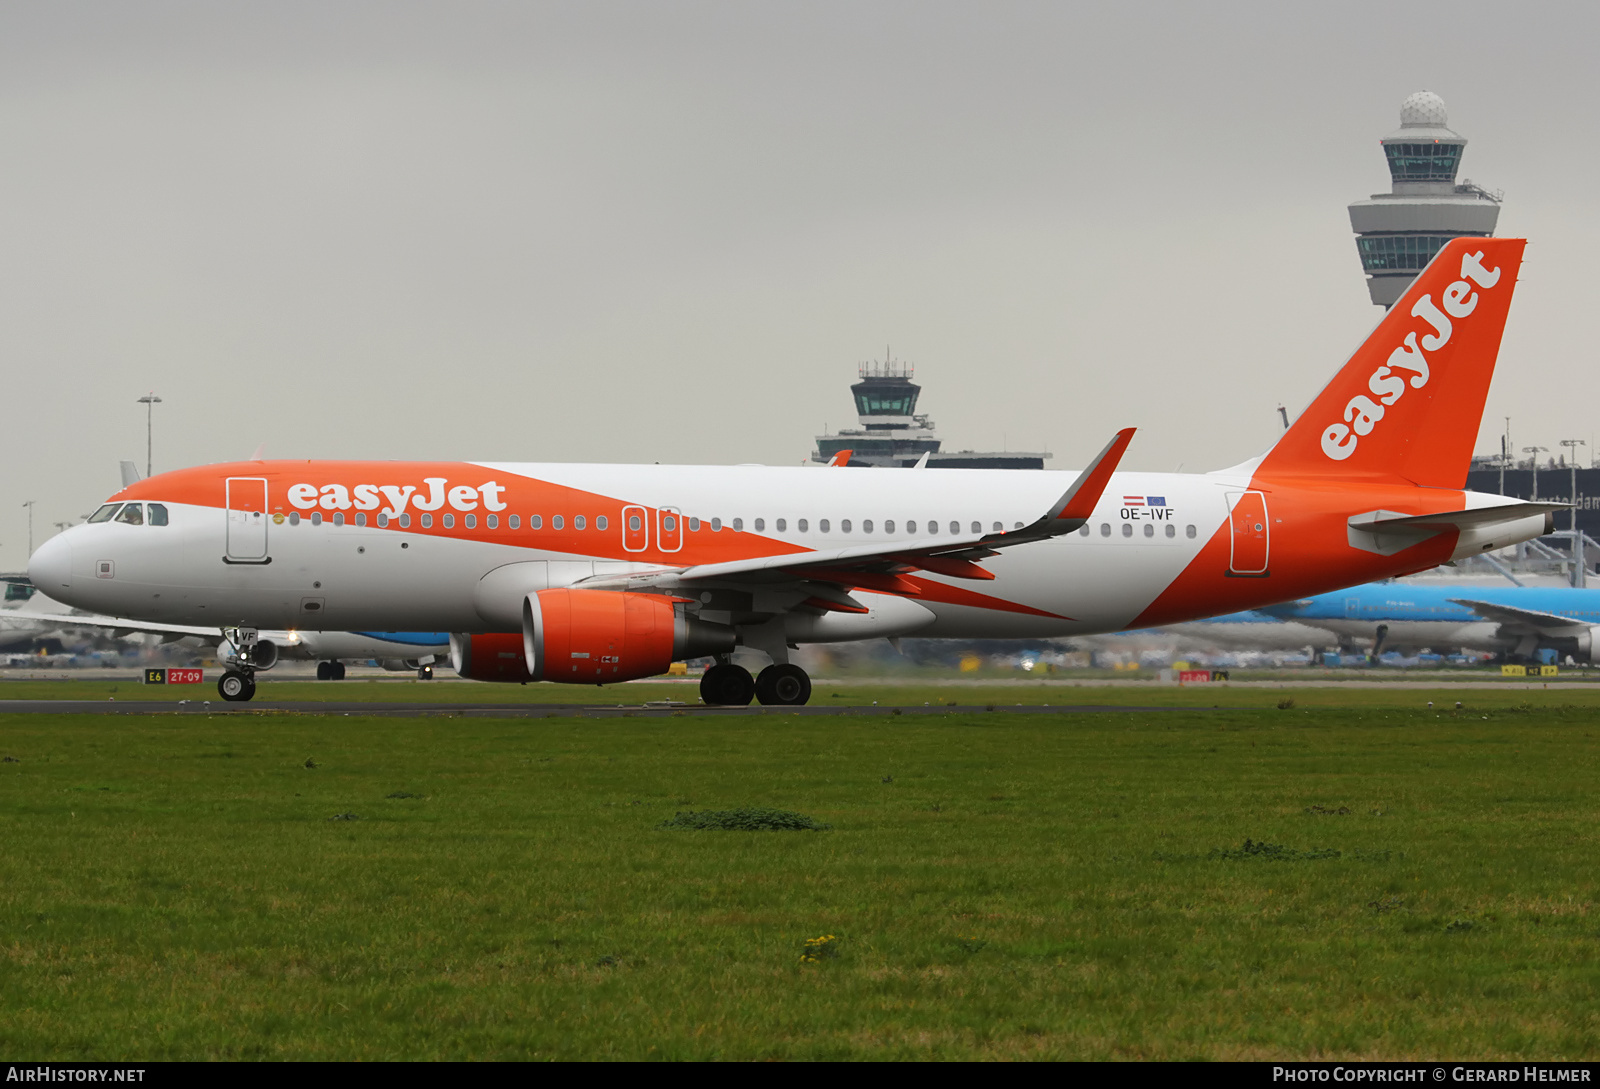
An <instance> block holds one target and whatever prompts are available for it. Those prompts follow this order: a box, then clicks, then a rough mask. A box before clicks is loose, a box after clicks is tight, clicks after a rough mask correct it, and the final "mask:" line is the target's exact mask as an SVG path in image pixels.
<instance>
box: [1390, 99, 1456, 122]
mask: <svg viewBox="0 0 1600 1089" xmlns="http://www.w3.org/2000/svg"><path fill="white" fill-rule="evenodd" d="M1449 123H1450V113H1449V111H1448V110H1446V109H1445V108H1444V99H1442V98H1440V97H1439V96H1438V95H1436V94H1434V93H1433V92H1432V91H1418V92H1417V93H1416V94H1412V95H1407V96H1406V100H1405V101H1404V102H1402V103H1400V124H1402V125H1426V126H1429V127H1430V128H1441V129H1442V128H1445V127H1446V126H1447V125H1448V124H1449Z"/></svg>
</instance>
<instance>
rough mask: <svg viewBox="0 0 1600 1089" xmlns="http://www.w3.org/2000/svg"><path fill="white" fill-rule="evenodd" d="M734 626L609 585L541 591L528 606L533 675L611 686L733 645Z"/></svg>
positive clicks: (528, 663) (526, 650)
mask: <svg viewBox="0 0 1600 1089" xmlns="http://www.w3.org/2000/svg"><path fill="white" fill-rule="evenodd" d="M735 639H736V637H735V634H734V630H733V629H732V628H729V627H725V626H723V625H721V624H711V623H708V622H706V621H703V620H698V619H695V618H694V617H690V616H688V615H686V614H685V613H684V612H683V611H682V610H681V609H679V608H678V607H677V606H676V605H675V604H674V603H673V601H672V600H671V599H670V598H665V597H660V596H657V595H655V594H636V593H619V592H614V591H610V590H570V589H569V590H540V591H538V592H537V593H532V594H529V595H528V596H527V598H526V599H525V600H524V601H523V604H522V649H523V654H524V657H525V662H524V664H525V667H526V669H527V678H528V679H529V680H534V681H559V682H561V683H563V684H607V683H611V682H614V681H631V680H634V679H635V678H638V677H653V676H655V675H656V674H658V673H665V672H666V671H667V668H668V667H669V666H670V665H672V663H673V662H675V661H678V660H680V659H683V658H697V657H699V656H701V655H703V654H719V653H726V652H728V651H730V650H732V649H733V647H734V642H735Z"/></svg>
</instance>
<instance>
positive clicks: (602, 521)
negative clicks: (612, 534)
mask: <svg viewBox="0 0 1600 1089" xmlns="http://www.w3.org/2000/svg"><path fill="white" fill-rule="evenodd" d="M594 528H595V529H600V530H603V529H605V528H606V516H605V515H603V514H600V515H596V516H595V520H594Z"/></svg>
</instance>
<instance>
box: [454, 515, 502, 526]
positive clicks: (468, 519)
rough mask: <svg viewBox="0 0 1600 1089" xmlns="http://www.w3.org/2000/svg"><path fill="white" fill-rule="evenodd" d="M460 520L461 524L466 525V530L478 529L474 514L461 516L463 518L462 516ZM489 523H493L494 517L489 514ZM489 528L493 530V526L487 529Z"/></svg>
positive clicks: (476, 517)
mask: <svg viewBox="0 0 1600 1089" xmlns="http://www.w3.org/2000/svg"><path fill="white" fill-rule="evenodd" d="M461 520H462V521H463V522H464V523H466V527H467V528H468V529H477V528H478V516H477V515H476V514H467V515H463V516H462V518H461ZM489 521H490V522H491V523H492V522H493V521H494V515H492V514H491V515H489ZM489 528H490V529H493V528H494V526H493V525H491V526H490V527H489Z"/></svg>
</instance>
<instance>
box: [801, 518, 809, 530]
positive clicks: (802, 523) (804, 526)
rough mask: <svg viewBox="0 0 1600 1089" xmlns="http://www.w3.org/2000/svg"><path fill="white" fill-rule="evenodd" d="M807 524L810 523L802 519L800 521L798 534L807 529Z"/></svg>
mask: <svg viewBox="0 0 1600 1089" xmlns="http://www.w3.org/2000/svg"><path fill="white" fill-rule="evenodd" d="M809 524H810V523H808V522H807V521H806V520H805V519H804V518H802V519H800V532H801V533H804V532H805V531H806V529H807V528H808V526H809Z"/></svg>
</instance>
